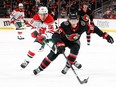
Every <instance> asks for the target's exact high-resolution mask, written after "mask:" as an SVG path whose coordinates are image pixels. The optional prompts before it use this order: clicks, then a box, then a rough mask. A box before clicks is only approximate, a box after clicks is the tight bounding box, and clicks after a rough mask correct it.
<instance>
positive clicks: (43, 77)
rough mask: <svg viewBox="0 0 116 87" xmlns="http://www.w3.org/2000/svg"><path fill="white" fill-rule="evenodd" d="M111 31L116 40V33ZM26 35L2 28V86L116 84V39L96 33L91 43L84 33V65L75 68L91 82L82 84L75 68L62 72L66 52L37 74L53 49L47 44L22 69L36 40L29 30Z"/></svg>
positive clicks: (81, 59) (102, 86)
mask: <svg viewBox="0 0 116 87" xmlns="http://www.w3.org/2000/svg"><path fill="white" fill-rule="evenodd" d="M109 34H110V35H111V36H112V37H113V38H114V40H115V41H116V33H109ZM24 35H25V40H22V41H20V40H17V37H16V31H0V87H116V43H114V44H109V43H107V41H106V40H104V39H102V38H100V37H98V36H97V35H96V34H92V35H91V45H90V46H87V45H86V36H85V34H83V35H82V37H81V48H80V52H79V55H78V58H77V61H78V62H79V63H81V64H82V66H83V67H82V69H80V70H78V69H76V68H75V67H74V68H75V71H76V73H77V74H78V76H79V77H80V79H81V80H83V79H85V78H87V77H88V76H89V77H90V78H89V81H88V83H87V84H83V85H81V84H79V82H78V80H77V79H76V77H75V75H74V73H73V72H72V70H69V72H68V73H67V74H66V75H62V74H61V70H62V69H63V67H64V66H65V62H66V60H65V58H64V57H63V55H59V57H58V58H57V59H56V60H55V61H53V62H52V63H51V65H50V66H48V67H47V68H46V69H45V70H44V71H43V72H41V73H39V74H38V75H37V76H35V75H33V70H34V69H35V68H37V67H38V66H39V64H40V63H41V61H42V60H43V58H44V57H45V56H46V55H47V54H48V53H49V50H50V49H49V47H47V46H46V48H45V51H44V52H38V53H37V55H36V56H35V57H34V58H33V59H32V61H31V62H30V64H29V65H28V67H26V69H21V68H20V64H21V63H22V62H23V61H24V59H25V57H26V54H27V51H28V50H29V48H30V47H31V44H32V43H33V41H34V39H32V38H31V36H30V31H29V30H27V31H25V32H24ZM68 51H69V50H68V49H67V51H66V54H68Z"/></svg>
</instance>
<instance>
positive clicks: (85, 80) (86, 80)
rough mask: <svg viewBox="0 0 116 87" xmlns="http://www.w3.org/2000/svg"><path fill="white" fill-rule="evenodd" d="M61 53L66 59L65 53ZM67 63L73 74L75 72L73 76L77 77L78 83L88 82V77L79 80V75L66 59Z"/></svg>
mask: <svg viewBox="0 0 116 87" xmlns="http://www.w3.org/2000/svg"><path fill="white" fill-rule="evenodd" d="M63 55H64V57H65V59H66V60H67V61H68V59H67V57H66V55H65V54H64V53H63ZM68 64H69V65H70V67H71V69H72V71H73V72H74V74H75V76H76V77H77V79H78V81H79V83H80V84H84V83H87V82H88V79H89V77H88V78H87V79H84V80H83V81H81V79H80V78H79V76H78V75H77V73H76V72H75V70H74V68H73V66H72V65H71V64H70V63H69V61H68Z"/></svg>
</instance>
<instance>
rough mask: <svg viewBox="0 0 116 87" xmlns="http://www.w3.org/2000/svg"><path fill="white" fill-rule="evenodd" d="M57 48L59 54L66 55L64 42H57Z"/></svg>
mask: <svg viewBox="0 0 116 87" xmlns="http://www.w3.org/2000/svg"><path fill="white" fill-rule="evenodd" d="M56 47H57V52H58V53H59V54H62V53H64V51H65V44H64V43H63V42H57V44H56Z"/></svg>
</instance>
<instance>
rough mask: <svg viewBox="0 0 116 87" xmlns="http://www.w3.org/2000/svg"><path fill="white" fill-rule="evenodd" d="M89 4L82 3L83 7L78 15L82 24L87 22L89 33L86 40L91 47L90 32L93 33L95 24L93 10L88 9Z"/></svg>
mask: <svg viewBox="0 0 116 87" xmlns="http://www.w3.org/2000/svg"><path fill="white" fill-rule="evenodd" d="M88 6H89V5H88V3H87V2H83V3H82V7H81V8H80V9H79V10H78V15H79V16H80V17H79V21H80V23H83V22H85V23H86V24H87V25H88V28H89V29H88V31H87V32H86V38H87V45H90V41H91V35H90V32H92V31H93V29H94V22H93V12H92V10H91V9H90V8H89V7H88Z"/></svg>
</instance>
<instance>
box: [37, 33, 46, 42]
mask: <svg viewBox="0 0 116 87" xmlns="http://www.w3.org/2000/svg"><path fill="white" fill-rule="evenodd" d="M37 39H38V42H39V43H41V44H43V43H44V41H45V39H46V37H45V36H44V35H37Z"/></svg>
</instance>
